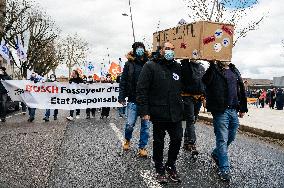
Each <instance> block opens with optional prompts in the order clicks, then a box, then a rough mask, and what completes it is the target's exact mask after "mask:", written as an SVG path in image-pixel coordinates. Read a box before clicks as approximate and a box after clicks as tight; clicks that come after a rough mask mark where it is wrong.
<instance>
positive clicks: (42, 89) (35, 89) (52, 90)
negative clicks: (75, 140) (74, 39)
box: [2, 80, 121, 110]
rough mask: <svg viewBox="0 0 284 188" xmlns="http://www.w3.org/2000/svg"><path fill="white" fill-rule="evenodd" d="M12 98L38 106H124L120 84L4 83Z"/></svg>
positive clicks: (58, 107)
mask: <svg viewBox="0 0 284 188" xmlns="http://www.w3.org/2000/svg"><path fill="white" fill-rule="evenodd" d="M2 83H3V85H4V87H5V88H6V90H7V91H8V95H9V96H10V97H11V99H12V100H13V101H21V102H24V103H26V105H27V106H28V107H31V108H38V109H63V110H74V109H86V108H101V107H121V105H120V104H119V103H118V99H117V98H118V94H119V84H117V83H114V84H111V83H94V84H75V83H72V84H69V83H59V82H45V83H34V82H32V81H29V80H6V81H3V82H2Z"/></svg>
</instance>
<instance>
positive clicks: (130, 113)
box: [118, 42, 150, 157]
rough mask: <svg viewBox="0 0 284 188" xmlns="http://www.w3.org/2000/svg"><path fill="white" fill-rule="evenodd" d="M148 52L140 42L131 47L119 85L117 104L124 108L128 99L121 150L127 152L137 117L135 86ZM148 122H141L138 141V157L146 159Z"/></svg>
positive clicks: (143, 120) (144, 120)
mask: <svg viewBox="0 0 284 188" xmlns="http://www.w3.org/2000/svg"><path fill="white" fill-rule="evenodd" d="M148 56H149V54H148V52H147V51H146V50H145V46H144V44H143V43H142V42H135V43H134V44H133V45H132V51H131V52H129V53H128V55H127V59H128V61H127V62H126V63H125V65H124V68H123V73H122V75H121V78H120V83H119V89H120V92H119V97H118V100H119V102H120V103H121V104H122V105H123V106H125V105H126V101H125V99H126V98H128V101H127V102H128V104H127V120H126V125H125V136H124V137H125V141H124V144H123V150H125V151H127V150H129V147H130V140H131V139H132V132H133V130H134V126H135V124H136V120H137V117H138V114H137V102H136V86H137V82H138V78H139V75H140V72H141V70H142V67H143V65H144V64H145V63H146V62H147V61H148ZM149 126H150V122H149V120H146V119H142V120H141V128H140V140H139V144H138V147H139V150H138V155H139V156H140V157H147V156H148V152H147V150H146V146H147V144H148V139H149Z"/></svg>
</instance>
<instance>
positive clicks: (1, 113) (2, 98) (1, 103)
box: [0, 93, 8, 119]
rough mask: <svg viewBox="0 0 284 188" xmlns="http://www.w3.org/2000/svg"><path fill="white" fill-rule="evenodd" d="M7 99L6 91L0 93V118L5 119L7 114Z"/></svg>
mask: <svg viewBox="0 0 284 188" xmlns="http://www.w3.org/2000/svg"><path fill="white" fill-rule="evenodd" d="M7 100H8V95H7V94H6V93H3V94H0V118H1V119H5V118H6V115H7V112H6V111H7V109H6V108H7V105H6V103H7Z"/></svg>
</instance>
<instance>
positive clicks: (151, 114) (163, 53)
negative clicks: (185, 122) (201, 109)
mask: <svg viewBox="0 0 284 188" xmlns="http://www.w3.org/2000/svg"><path fill="white" fill-rule="evenodd" d="M161 47H162V48H161V50H160V55H158V57H157V58H155V59H153V61H149V62H147V63H146V64H145V65H144V67H143V69H142V72H141V74H140V77H139V81H138V84H137V103H138V105H139V114H140V115H142V117H143V119H144V120H151V121H152V123H153V160H154V162H155V169H156V172H157V174H158V175H157V177H156V178H157V181H158V182H160V183H167V178H166V176H165V170H166V171H167V172H168V174H169V177H170V179H171V180H173V181H175V182H179V181H180V179H179V176H178V175H177V171H176V167H175V163H176V159H177V156H178V153H179V150H180V145H181V141H182V132H183V131H182V125H181V120H182V115H183V101H182V97H181V82H180V76H181V70H180V65H179V64H178V63H177V62H176V61H175V60H174V46H173V45H172V44H171V43H169V42H166V43H164V44H163V45H162V46H161ZM166 131H167V132H168V134H169V136H170V146H169V151H168V160H167V162H166V164H165V166H164V164H163V149H164V138H165V135H166Z"/></svg>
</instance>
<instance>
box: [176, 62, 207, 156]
mask: <svg viewBox="0 0 284 188" xmlns="http://www.w3.org/2000/svg"><path fill="white" fill-rule="evenodd" d="M181 66H182V69H181V82H182V97H183V101H184V118H185V121H186V128H185V132H184V145H183V148H184V149H185V150H187V151H189V152H191V154H192V156H196V155H197V154H198V151H197V149H196V134H195V121H196V119H197V116H198V113H199V110H200V106H199V104H200V102H201V101H202V99H203V97H204V94H205V86H204V84H203V82H202V77H203V75H204V73H205V69H204V67H203V66H202V64H201V63H198V62H197V61H196V60H190V61H189V60H188V59H183V60H181Z"/></svg>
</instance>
